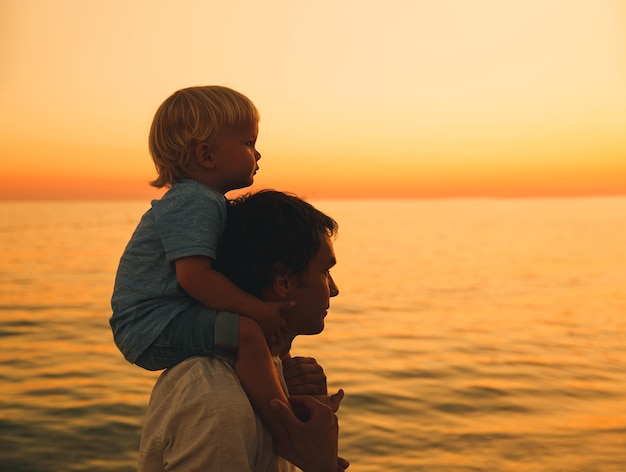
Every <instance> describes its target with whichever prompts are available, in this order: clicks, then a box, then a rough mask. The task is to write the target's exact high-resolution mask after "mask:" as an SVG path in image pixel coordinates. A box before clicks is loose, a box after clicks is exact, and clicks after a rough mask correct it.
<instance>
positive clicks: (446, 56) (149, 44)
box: [0, 0, 626, 199]
mask: <svg viewBox="0 0 626 472" xmlns="http://www.w3.org/2000/svg"><path fill="white" fill-rule="evenodd" d="M0 60H1V64H0V67H1V71H2V75H1V76H0V158H1V159H2V170H1V172H0V199H34V198H41V199H52V198H150V197H151V196H156V195H158V193H159V192H157V191H156V190H154V189H151V188H150V187H149V186H148V184H147V182H148V181H149V180H151V179H153V178H154V177H155V170H154V166H153V164H152V161H151V159H150V157H149V154H148V151H147V135H148V129H149V127H150V122H151V120H152V117H153V115H154V112H155V111H156V109H157V107H158V106H159V105H160V103H161V102H162V101H163V100H164V99H165V98H166V97H167V96H169V95H170V94H171V93H172V92H174V91H175V90H177V89H180V88H183V87H188V86H192V85H205V84H220V85H226V86H229V87H232V88H235V89H237V90H239V91H241V92H243V93H244V94H246V95H247V96H249V97H250V98H251V99H252V100H253V101H254V102H255V104H256V105H257V106H258V108H259V110H260V112H261V123H260V134H259V140H258V143H257V144H258V149H259V150H260V152H261V153H262V155H263V158H262V159H261V161H260V166H261V170H260V171H259V173H258V174H257V179H256V184H255V186H256V187H257V188H261V187H272V188H277V189H280V190H287V191H291V192H295V193H297V194H299V195H301V196H305V197H310V198H325V197H328V198H337V197H352V198H360V197H439V196H445V197H448V196H570V195H615V194H626V2H624V1H623V0H524V1H522V0H369V1H368V0H336V1H328V0H316V1H300V0H266V1H262V0H257V1H255V0H229V1H221V0H220V1H218V0H204V1H200V0H196V1H192V0H171V1H167V0H164V1H156V0H54V1H49V0H20V1H15V0H0Z"/></svg>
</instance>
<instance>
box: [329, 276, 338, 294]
mask: <svg viewBox="0 0 626 472" xmlns="http://www.w3.org/2000/svg"><path fill="white" fill-rule="evenodd" d="M329 288H330V296H331V297H336V296H337V295H339V287H337V284H336V283H335V281H334V280H333V278H332V277H331V278H330V285H329Z"/></svg>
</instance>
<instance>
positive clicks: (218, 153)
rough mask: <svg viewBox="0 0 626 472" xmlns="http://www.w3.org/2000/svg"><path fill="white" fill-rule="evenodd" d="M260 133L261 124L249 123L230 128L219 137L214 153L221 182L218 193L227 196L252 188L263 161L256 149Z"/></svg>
mask: <svg viewBox="0 0 626 472" xmlns="http://www.w3.org/2000/svg"><path fill="white" fill-rule="evenodd" d="M258 132H259V126H258V123H254V124H245V125H239V126H235V127H232V128H228V129H226V130H224V131H223V132H222V133H220V135H219V136H218V137H216V138H215V140H214V141H213V143H212V146H211V147H212V149H211V151H210V152H211V157H212V158H213V160H214V161H215V170H216V171H217V173H216V176H217V178H218V181H219V182H218V183H217V186H218V187H219V188H216V190H218V191H220V192H222V193H226V192H228V191H230V190H235V189H239V188H244V187H248V186H250V185H252V183H253V182H254V174H256V171H257V170H259V166H258V164H257V161H258V160H259V159H261V154H260V153H259V152H258V151H257V150H256V148H255V144H256V140H257V135H258Z"/></svg>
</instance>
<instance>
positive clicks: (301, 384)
mask: <svg viewBox="0 0 626 472" xmlns="http://www.w3.org/2000/svg"><path fill="white" fill-rule="evenodd" d="M283 374H284V376H285V382H286V383H287V389H288V390H289V394H291V395H328V389H327V386H326V375H325V374H324V369H322V366H321V365H319V364H318V363H317V361H316V360H315V359H313V358H312V357H290V358H284V359H283Z"/></svg>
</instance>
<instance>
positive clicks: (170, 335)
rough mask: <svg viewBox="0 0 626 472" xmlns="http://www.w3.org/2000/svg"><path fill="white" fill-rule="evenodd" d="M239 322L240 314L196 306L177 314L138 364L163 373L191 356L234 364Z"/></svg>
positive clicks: (141, 356) (142, 355) (138, 359)
mask: <svg viewBox="0 0 626 472" xmlns="http://www.w3.org/2000/svg"><path fill="white" fill-rule="evenodd" d="M238 323H239V321H238V316H237V315H234V314H232V313H228V312H216V311H215V310H212V309H210V308H207V307H205V306H204V305H200V304H198V305H194V306H192V307H190V308H189V309H187V310H185V311H183V312H182V313H180V314H178V315H176V317H175V318H174V319H173V320H172V321H171V322H170V323H169V324H168V325H167V327H166V328H165V329H164V330H163V332H162V333H161V334H160V335H159V337H158V338H157V339H156V340H155V341H154V342H153V343H152V345H150V347H149V348H148V349H146V351H144V352H143V353H142V354H141V355H140V356H139V357H138V358H137V360H136V361H135V364H137V365H138V366H140V367H143V368H144V369H147V370H162V369H167V368H169V367H172V366H174V365H176V364H178V363H179V362H182V361H184V360H185V359H188V358H190V357H195V356H208V357H218V358H221V359H223V360H226V361H227V362H229V363H230V364H231V365H232V364H233V363H234V361H235V358H236V357H237V342H238V340H237V338H238Z"/></svg>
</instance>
